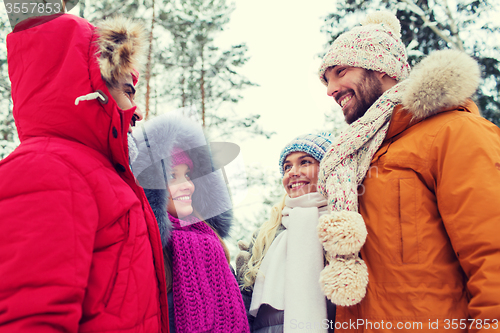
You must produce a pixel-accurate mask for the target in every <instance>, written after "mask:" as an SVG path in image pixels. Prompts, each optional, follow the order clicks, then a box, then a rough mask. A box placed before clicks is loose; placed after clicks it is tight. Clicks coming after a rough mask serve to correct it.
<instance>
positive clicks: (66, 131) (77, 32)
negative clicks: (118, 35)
mask: <svg viewBox="0 0 500 333" xmlns="http://www.w3.org/2000/svg"><path fill="white" fill-rule="evenodd" d="M37 20H38V21H39V20H40V19H39V18H35V19H32V20H31V21H30V22H29V23H28V24H29V26H31V28H28V29H24V30H21V31H16V30H14V32H13V33H11V34H9V36H8V37H7V51H8V57H7V60H8V65H9V66H8V67H9V76H10V80H11V83H12V99H13V101H14V119H15V122H16V126H17V130H18V133H19V139H20V140H21V142H23V141H24V140H26V139H29V138H32V137H58V138H64V139H67V140H71V141H76V142H79V143H82V144H84V145H86V146H88V147H91V148H93V149H95V150H97V151H99V152H100V153H102V154H104V155H106V156H107V157H108V158H110V160H111V161H112V162H114V163H120V164H122V165H128V148H127V145H126V133H127V130H128V124H129V123H130V119H131V118H132V115H133V111H134V109H129V110H126V111H122V110H121V109H120V108H118V106H117V105H116V102H115V101H114V99H113V98H112V97H111V95H110V94H109V91H108V88H107V87H106V83H105V82H104V80H103V79H102V77H101V72H100V68H99V64H98V61H97V57H98V45H97V38H98V35H97V33H96V27H94V26H93V25H92V24H90V23H89V22H87V21H86V20H84V19H82V18H79V17H76V16H73V15H70V14H63V15H59V17H57V18H55V19H52V20H50V21H48V22H45V23H42V24H40V23H39V22H37ZM37 24H39V25H37ZM25 28H26V24H25ZM18 30H19V29H18ZM96 90H100V91H102V92H103V93H104V94H105V95H106V96H108V102H107V103H106V104H101V103H100V102H99V101H98V100H95V99H94V100H90V101H81V102H80V103H79V105H75V99H76V98H77V97H80V96H83V95H87V94H89V93H93V92H95V91H96Z"/></svg>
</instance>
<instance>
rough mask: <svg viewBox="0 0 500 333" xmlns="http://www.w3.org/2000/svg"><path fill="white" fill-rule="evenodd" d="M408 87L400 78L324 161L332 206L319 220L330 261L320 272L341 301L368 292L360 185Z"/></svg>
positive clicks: (324, 188) (323, 187)
mask: <svg viewBox="0 0 500 333" xmlns="http://www.w3.org/2000/svg"><path fill="white" fill-rule="evenodd" d="M403 91H404V83H400V84H397V85H395V86H393V87H392V88H391V89H389V90H387V91H386V92H385V93H384V94H382V96H380V98H379V99H378V100H377V101H376V102H375V103H373V105H372V106H371V107H370V108H369V109H368V111H367V112H366V113H365V115H364V116H363V117H361V118H360V119H358V120H357V121H355V122H354V123H352V124H351V125H350V126H349V127H348V128H347V129H346V130H345V131H343V132H342V134H341V135H340V137H339V138H338V139H337V140H336V141H335V142H334V143H332V145H331V146H330V148H329V149H328V151H327V152H326V154H325V156H324V157H323V160H322V161H321V164H320V171H319V175H318V187H319V189H320V191H321V193H322V194H323V195H324V196H325V197H327V198H328V210H329V211H330V212H331V213H330V214H328V215H325V216H323V217H322V218H321V219H320V221H319V225H318V235H319V238H320V241H321V243H322V244H323V247H324V249H325V251H326V257H327V259H328V261H329V264H328V265H327V266H326V267H325V269H324V270H323V271H322V272H321V277H320V285H321V287H322V290H323V292H324V293H325V295H326V296H327V298H328V299H330V300H331V301H332V302H333V303H334V304H337V305H341V306H350V305H354V304H357V303H359V302H360V301H361V300H362V299H363V297H364V296H365V294H366V287H367V285H368V269H367V266H366V264H365V263H364V261H363V260H362V259H361V258H359V251H360V250H361V247H362V246H363V244H364V243H365V240H366V236H367V231H366V225H365V222H364V220H363V217H362V216H361V215H360V214H359V213H358V186H359V185H360V184H361V183H362V182H363V179H364V178H365V175H366V173H367V171H368V169H369V167H370V164H371V160H372V158H373V155H374V154H375V153H376V152H377V150H378V149H379V147H380V145H381V144H382V142H383V141H384V138H385V136H386V134H387V131H388V129H389V122H390V119H391V116H392V112H393V110H394V107H395V106H396V105H398V104H399V103H400V101H401V96H402V92H403Z"/></svg>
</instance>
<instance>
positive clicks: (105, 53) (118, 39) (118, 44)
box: [97, 16, 146, 86]
mask: <svg viewBox="0 0 500 333" xmlns="http://www.w3.org/2000/svg"><path fill="white" fill-rule="evenodd" d="M97 29H98V33H99V39H98V45H99V47H98V50H99V58H98V60H99V67H100V68H101V75H102V77H103V79H104V80H105V81H106V82H107V83H108V84H110V85H112V86H114V85H116V84H117V83H118V82H119V80H120V79H121V78H123V77H124V76H126V75H128V74H131V75H132V79H133V81H134V85H135V84H136V83H137V79H138V76H139V71H140V70H141V69H142V63H143V57H144V54H145V52H144V50H145V48H144V46H145V41H146V34H145V31H144V28H143V27H142V25H141V24H139V23H137V22H134V21H131V20H129V19H126V18H124V17H121V16H116V17H114V18H110V19H106V20H104V21H102V22H101V23H99V24H98V25H97Z"/></svg>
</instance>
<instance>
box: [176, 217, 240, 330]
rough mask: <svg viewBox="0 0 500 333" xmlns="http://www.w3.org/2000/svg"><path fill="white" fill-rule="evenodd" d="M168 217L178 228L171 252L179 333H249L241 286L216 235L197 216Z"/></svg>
mask: <svg viewBox="0 0 500 333" xmlns="http://www.w3.org/2000/svg"><path fill="white" fill-rule="evenodd" d="M168 217H169V219H170V221H172V223H173V225H174V228H175V229H174V230H173V231H172V238H171V240H170V250H171V253H172V265H173V267H172V272H173V295H174V309H175V326H176V330H177V332H179V333H181V332H182V333H184V332H185V333H188V332H197V333H199V332H214V333H216V332H232V333H245V332H249V326H248V321H247V317H246V312H245V306H244V304H243V300H242V298H241V294H240V291H239V288H238V284H237V282H236V279H235V277H234V275H233V273H232V272H231V270H230V268H229V265H228V263H227V260H226V256H225V255H224V250H223V248H222V245H221V243H220V241H219V238H218V237H217V235H216V234H215V232H214V231H213V230H212V229H211V228H210V227H209V226H208V225H207V224H206V223H204V222H201V221H199V220H198V219H196V218H195V217H193V216H188V217H187V218H186V219H185V221H179V220H178V219H177V218H175V217H173V216H171V215H170V214H169V216H168ZM186 222H188V225H187V226H186ZM181 225H183V226H184V227H181Z"/></svg>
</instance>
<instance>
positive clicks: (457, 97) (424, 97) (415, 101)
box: [385, 50, 480, 140]
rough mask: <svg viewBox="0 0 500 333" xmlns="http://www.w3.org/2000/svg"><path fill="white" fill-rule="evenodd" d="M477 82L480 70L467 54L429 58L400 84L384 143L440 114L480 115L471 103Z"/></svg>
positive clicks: (440, 53)
mask: <svg viewBox="0 0 500 333" xmlns="http://www.w3.org/2000/svg"><path fill="white" fill-rule="evenodd" d="M479 80H480V71H479V66H478V64H477V62H476V61H475V60H474V59H472V58H471V57H469V56H468V55H467V54H465V53H463V52H460V51H456V50H442V51H436V52H434V53H432V54H430V55H429V56H428V57H426V58H424V59H423V60H422V61H421V62H420V63H419V64H418V65H417V66H415V68H414V69H413V70H412V72H411V73H410V76H409V77H408V79H406V80H405V81H403V82H402V83H400V85H401V86H402V87H403V89H402V90H403V93H402V101H401V104H399V105H398V106H397V107H396V108H395V109H394V111H393V114H392V117H391V122H390V125H389V129H388V131H387V135H386V138H385V140H389V139H391V138H393V137H394V136H396V135H398V134H399V133H401V132H403V131H404V130H406V129H407V128H409V127H411V126H413V125H415V124H417V123H419V122H421V121H423V120H425V119H427V118H429V117H431V116H433V115H436V114H438V113H441V112H446V111H451V110H460V111H464V112H470V113H473V114H477V115H479V110H478V108H477V106H476V104H474V102H473V101H472V100H471V97H472V95H473V94H474V93H475V91H476V90H477V88H478V86H479Z"/></svg>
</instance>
